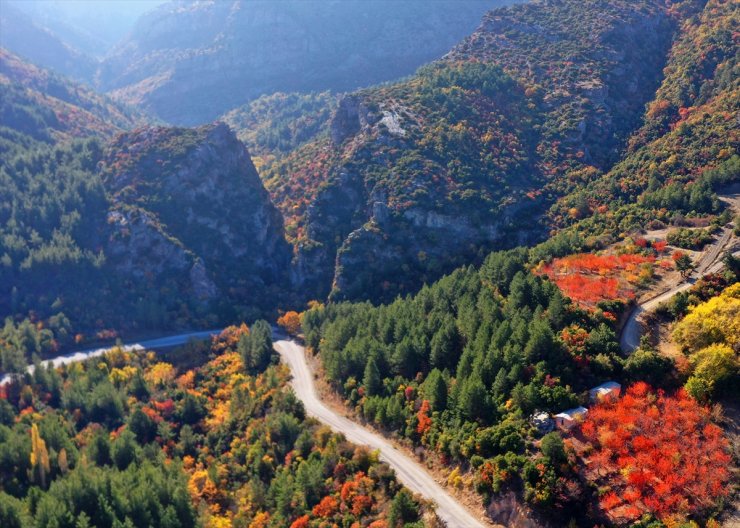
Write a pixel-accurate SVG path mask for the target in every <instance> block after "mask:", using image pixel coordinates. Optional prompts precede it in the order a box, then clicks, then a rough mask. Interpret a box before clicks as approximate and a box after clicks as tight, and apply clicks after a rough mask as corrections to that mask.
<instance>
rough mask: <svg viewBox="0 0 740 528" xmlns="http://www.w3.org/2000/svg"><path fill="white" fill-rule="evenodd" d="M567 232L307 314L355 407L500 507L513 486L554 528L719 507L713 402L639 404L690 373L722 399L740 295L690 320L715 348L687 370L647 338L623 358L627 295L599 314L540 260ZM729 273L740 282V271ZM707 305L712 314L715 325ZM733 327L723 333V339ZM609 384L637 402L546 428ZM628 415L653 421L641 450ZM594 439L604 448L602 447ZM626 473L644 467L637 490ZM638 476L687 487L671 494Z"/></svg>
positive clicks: (696, 343) (722, 445)
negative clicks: (563, 427)
mask: <svg viewBox="0 0 740 528" xmlns="http://www.w3.org/2000/svg"><path fill="white" fill-rule="evenodd" d="M555 240H557V242H550V243H546V244H543V245H541V246H537V247H535V248H533V249H531V250H530V251H526V250H513V251H509V252H499V253H493V254H491V255H490V256H489V257H487V259H486V261H485V263H484V264H483V265H482V266H481V267H480V269H474V268H464V269H460V270H457V271H455V272H453V273H452V274H451V275H449V276H447V277H445V278H443V279H441V280H440V281H438V282H436V283H434V284H433V285H431V286H428V287H424V288H422V290H421V291H420V292H419V293H417V294H416V295H414V296H409V297H406V298H403V299H398V300H396V301H395V302H393V303H391V304H388V305H383V306H379V307H374V306H372V305H370V304H369V303H359V304H350V303H339V304H330V305H326V306H324V305H318V306H314V307H313V308H311V309H310V310H308V311H306V312H305V313H303V315H302V325H303V331H304V333H305V337H306V343H307V345H308V346H309V348H310V349H311V350H313V351H314V352H315V353H317V354H318V355H319V357H320V360H321V363H322V365H323V372H325V373H326V375H327V377H328V380H329V382H330V383H331V385H332V387H333V388H334V389H335V390H336V391H337V392H338V393H339V394H340V395H341V397H342V399H343V401H344V402H345V404H346V405H347V406H348V407H349V408H350V409H353V410H354V411H355V412H356V413H357V414H358V415H359V416H361V417H362V418H364V419H365V420H367V421H368V422H370V423H373V424H375V425H376V426H378V427H380V428H381V429H382V430H384V431H386V432H387V433H388V434H390V435H392V436H394V437H396V438H398V439H400V440H401V441H402V442H404V443H406V444H408V445H411V446H414V447H415V448H419V447H421V448H424V449H425V450H426V451H427V453H428V454H429V455H430V456H433V457H437V459H438V460H439V461H440V462H441V463H442V464H443V467H446V468H448V471H449V472H448V485H451V486H453V487H459V488H465V487H474V488H475V489H476V490H477V491H478V492H479V493H480V494H481V496H482V497H483V500H484V503H486V504H487V503H488V502H489V501H491V500H493V503H495V502H496V501H497V500H498V499H497V498H498V497H501V496H502V495H505V494H506V492H508V491H514V492H516V493H518V494H520V496H521V497H522V499H523V500H524V501H526V502H527V503H529V504H530V505H532V506H533V507H534V509H535V512H540V515H543V514H544V518H546V519H548V520H549V521H552V522H554V523H555V525H563V524H565V523H567V522H568V521H569V520H575V522H577V524H578V525H586V524H588V523H590V522H591V523H592V522H598V521H599V520H608V521H609V522H611V523H614V524H616V525H622V524H624V523H625V522H628V521H635V520H636V519H637V518H639V517H641V516H643V515H647V516H646V517H644V519H646V520H647V519H655V520H660V521H663V522H667V519H669V518H671V516H675V518H676V519H678V518H683V517H682V516H687V515H695V516H697V517H699V518H702V517H707V516H712V515H713V513H714V512H716V510H715V507H717V506H721V504H722V502H721V500H722V498H723V497H725V496H726V495H728V494H729V493H730V490H729V489H728V488H725V487H724V485H725V484H726V483H727V482H728V480H729V478H730V474H729V472H728V471H727V470H726V468H725V464H727V463H728V462H729V460H730V456H729V446H728V443H727V441H726V440H725V439H724V438H723V437H722V434H721V432H720V429H719V428H718V427H716V426H715V425H710V424H711V417H710V413H709V411H708V410H707V409H705V408H703V407H702V406H701V404H699V403H697V401H696V400H694V399H692V398H690V397H689V396H688V395H687V394H686V393H684V392H679V393H678V394H677V395H676V396H675V397H673V396H670V397H669V396H666V397H665V400H664V401H661V403H660V406H661V407H663V406H665V408H666V410H665V411H664V412H665V416H663V415H657V414H651V413H648V414H647V415H646V416H645V417H642V418H640V417H639V416H640V414H642V413H643V411H640V410H639V409H641V408H644V407H645V406H647V405H649V404H650V402H651V401H654V400H653V399H651V398H654V394H655V393H654V390H653V389H651V388H650V387H649V386H648V383H650V384H655V385H657V386H658V387H661V388H662V389H668V390H671V391H673V390H674V389H675V388H676V387H677V386H678V385H679V383H681V382H682V381H684V380H686V379H687V377H688V381H687V382H686V383H687V384H686V388H687V390H688V391H689V393H691V394H694V395H698V396H699V401H700V402H706V401H707V397H708V396H709V395H710V394H711V393H712V391H713V390H716V391H717V392H716V393H715V394H720V392H721V391H726V390H728V389H727V386H726V385H724V384H726V383H728V382H729V380H730V379H737V372H738V371H737V369H738V362H737V359H736V358H733V357H729V356H728V354H727V351H728V350H729V348H728V346H727V344H725V343H730V344H731V343H732V342H733V341H732V340H733V339H735V337H736V334H737V331H736V330H737V329H736V328H735V327H736V326H737V325H736V324H734V323H730V322H729V321H728V318H732V317H733V314H734V315H736V314H737V313H736V312H737V309H736V308H737V306H736V304H737V303H736V302H735V301H736V299H735V298H734V297H736V293H737V292H736V290H737V288H735V287H732V288H730V290H728V292H727V293H726V294H724V295H723V296H722V297H719V298H716V299H713V300H712V301H710V302H709V303H707V304H706V305H700V306H697V307H696V308H694V309H693V310H692V311H691V313H690V314H689V315H688V316H687V317H686V319H685V320H684V321H683V322H682V323H681V324H680V325H679V326H678V327H677V328H676V333H677V337H678V339H680V340H681V342H683V343H686V346H688V347H691V348H692V349H699V348H701V347H702V346H706V345H708V344H709V343H716V344H713V345H711V346H709V347H708V348H704V349H702V350H701V351H700V352H697V353H695V354H692V355H691V356H690V359H689V361H690V363H691V365H692V369H690V370H688V371H686V370H681V371H680V372H678V371H676V370H674V369H675V367H674V364H673V362H672V361H671V360H670V359H668V358H666V357H663V356H661V355H660V354H658V353H657V352H656V351H655V350H653V349H651V348H650V347H649V346H648V345H645V346H643V347H641V348H640V349H638V350H637V351H635V352H634V353H633V354H632V355H631V356H629V357H626V358H625V357H623V356H621V355H620V348H619V344H618V342H617V339H616V333H615V331H616V328H617V322H616V320H617V317H616V314H618V313H620V312H621V311H622V309H623V304H622V303H621V302H619V301H616V300H602V301H600V302H599V303H598V304H597V305H596V306H594V307H590V308H585V309H584V308H581V307H580V306H579V304H577V303H575V302H573V301H572V300H571V299H569V298H567V297H565V296H564V295H563V293H562V292H561V291H560V290H559V288H558V287H557V286H556V285H555V284H554V283H553V282H551V281H550V280H547V279H546V278H541V277H539V276H537V275H536V274H533V273H532V272H531V270H532V266H533V264H535V263H538V262H541V261H542V260H543V259H544V260H547V259H549V258H552V256H554V255H557V254H559V253H563V252H572V251H573V250H574V247H577V244H578V240H576V239H570V240H569V239H567V238H563V237H561V238H560V239H555ZM727 277H728V280H732V281H737V280H738V277H737V275H732V272H728V275H727ZM733 292H734V293H733ZM708 312H712V315H711V316H709V317H710V319H711V322H710V321H709V320H706V319H703V315H702V314H707V315H708ZM700 321H703V322H700ZM697 325H700V326H701V327H702V328H701V329H698V328H695V327H696V326H697ZM719 328H722V329H723V330H722V331H721V332H722V334H723V335H722V336H720V337H717V336H718V334H717V331H718V329H719ZM689 336H691V337H689ZM710 336H712V337H710ZM607 380H619V382H620V383H622V384H624V386H630V385H632V384H635V385H634V387H633V388H632V389H630V390H631V391H633V392H631V395H632V399H630V400H627V398H625V399H624V400H623V403H622V404H623V405H625V406H634V407H635V408H636V410H629V411H628V410H618V409H613V408H611V407H610V406H608V405H605V406H604V408H603V409H600V413H599V414H595V415H594V416H593V418H592V417H591V415H590V414H589V415H588V418H587V421H586V424H584V425H583V428H582V431H583V435H584V436H580V434H578V433H576V434H575V435H569V440H568V441H567V443H565V444H563V440H562V439H561V435H560V433H548V434H546V435H545V436H543V434H544V433H546V432H547V429H545V430H544V431H542V430H539V429H538V427H540V426H539V425H538V424H537V422H536V420H535V419H534V417H535V416H536V415H538V414H539V413H542V412H545V413H547V414H548V415H549V414H552V415H554V414H556V413H558V412H562V411H564V410H566V409H571V408H575V407H577V406H579V405H591V403H593V402H590V403H589V397H588V392H587V390H588V389H590V388H591V387H595V386H597V385H599V384H601V383H603V382H605V381H607ZM702 387H703V389H702ZM660 397H661V398H663V393H662V392H661V393H660ZM619 413H622V414H619ZM669 415H670V418H669ZM689 417H690V420H689V419H688V418H689ZM664 418H665V420H666V421H665V422H664V421H663V419H664ZM627 419H629V420H635V421H637V420H639V421H640V423H641V424H640V426H639V427H640V428H641V429H640V430H641V431H642V435H643V436H642V437H640V438H636V439H635V440H634V443H633V442H632V441H629V442H628V441H627V440H626V439H624V438H622V437H623V436H624V435H627V434H628V433H627V432H626V431H628V430H629V428H618V425H617V424H619V423H620V420H627ZM668 420H671V422H670V424H669V423H668ZM589 423H592V424H593V425H591V426H589V425H588V424H589ZM604 424H608V427H611V428H612V429H613V430H615V431H614V433H613V435H614V438H613V439H612V437H606V436H604V435H603V434H601V433H600V432H599V431H601V429H598V428H599V427H601V426H602V425H604ZM590 427H591V428H590ZM665 428H669V429H668V431H666V430H665ZM669 431H670V432H669ZM679 431H680V433H679ZM676 434H681V438H682V442H684V443H685V445H686V446H687V447H686V457H682V458H681V459H680V460H675V459H674V460H673V462H668V461H667V460H666V458H664V456H665V453H670V452H671V449H675V448H676V446H675V443H674V442H675V435H676ZM617 438H622V439H621V440H617ZM641 441H642V443H640V442H641ZM584 442H585V443H584ZM589 445H591V446H598V448H599V449H602V453H601V455H597V454H590V451H589ZM689 445H690V446H691V447H690V448H689V447H688V446H689ZM649 446H653V447H654V448H655V449H656V450H657V452H656V454H654V455H653V456H647V455H646V453H647V449H648V447H649ZM663 450H665V451H663ZM658 453H660V454H658ZM612 457H614V458H613V459H612ZM624 457H631V458H629V459H626V458H624ZM661 457H663V458H661ZM702 457H711V464H712V467H714V468H715V469H713V470H711V471H708V472H704V473H702V474H703V476H702V477H701V478H698V480H697V481H695V483H694V485H692V486H688V487H687V486H686V485H685V483H686V482H687V481H690V480H692V479H694V478H697V477H698V476H697V474H696V473H695V472H694V468H695V464H697V463H700V462H699V461H700V460H704V459H703V458H702ZM658 460H662V462H658ZM661 464H663V465H661ZM665 464H669V466H670V468H668V467H666V466H665ZM597 467H598V468H600V469H598V470H595V469H594V468H597ZM619 471H622V474H629V475H630V476H629V478H628V479H626V480H627V483H626V486H624V484H623V483H621V482H620V478H619V476H618V475H619ZM610 472H613V473H614V474H611V476H609V477H608V478H607V475H609V474H610ZM625 472H626V473H625ZM631 472H636V473H637V472H639V473H641V474H645V475H647V474H648V473H651V474H658V475H661V478H664V477H663V476H662V475H664V474H670V475H671V478H672V479H673V480H671V481H668V480H666V481H665V486H666V487H662V488H661V487H660V486H655V484H654V483H650V481H649V478H648V477H645V479H647V480H639V479H638V478H637V477H636V476H635V477H634V478H633V473H631ZM641 478H642V477H641ZM594 483H598V485H599V486H600V487H599V491H597V490H596V488H595V487H593V486H592V484H594ZM682 483H683V484H682ZM623 486H624V487H623ZM625 489H626V491H627V493H625V494H624V495H621V493H623V492H624V491H625ZM602 490H604V491H603V492H602ZM607 490H614V491H615V492H616V493H617V494H616V495H614V494H606V491H607ZM637 490H639V491H637ZM635 493H642V494H643V495H642V497H643V499H644V500H640V498H639V497H640V495H635ZM668 493H670V494H671V498H670V500H669V498H668V496H667V495H664V494H668ZM605 494H606V495H605ZM617 497H619V498H617ZM682 501H683V502H682ZM586 505H588V506H587V507H584V506H586ZM592 506H593V507H592ZM498 520H499V521H503V519H498ZM650 526H652V525H650ZM656 526H662V525H656Z"/></svg>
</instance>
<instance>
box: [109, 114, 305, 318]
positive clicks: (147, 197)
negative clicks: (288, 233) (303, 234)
mask: <svg viewBox="0 0 740 528" xmlns="http://www.w3.org/2000/svg"><path fill="white" fill-rule="evenodd" d="M101 173H102V181H103V185H104V186H105V189H106V191H107V193H108V195H109V196H110V200H111V209H110V211H109V212H108V226H109V227H110V228H111V233H110V234H109V236H108V240H109V244H108V247H107V251H106V252H107V254H108V255H109V256H110V262H111V263H112V264H113V265H114V267H115V268H116V271H117V272H119V273H121V274H123V275H125V276H127V277H129V278H130V280H132V281H134V282H135V283H136V285H137V286H138V287H141V286H142V285H146V286H145V287H147V288H151V289H152V290H155V289H158V288H159V289H160V290H161V288H162V284H166V283H168V282H169V281H171V280H172V278H173V277H180V279H178V280H179V281H180V284H181V285H184V290H181V291H179V293H178V295H180V294H182V293H186V292H191V293H192V295H193V296H194V297H195V298H198V299H200V300H203V301H219V302H223V301H225V299H226V298H230V299H232V302H231V304H232V305H239V304H244V305H249V306H256V305H262V304H265V302H264V301H265V300H264V299H260V298H259V296H260V295H266V294H267V291H266V285H274V284H276V283H279V282H281V280H284V279H285V277H286V272H287V269H288V265H289V263H290V257H291V252H290V249H289V246H288V244H287V242H286V241H285V239H284V236H283V224H282V217H281V216H280V213H279V212H278V210H277V209H276V208H275V207H274V206H273V205H272V203H271V202H270V199H269V196H268V195H267V191H266V190H265V189H264V187H263V186H262V183H261V181H260V179H259V176H258V175H257V171H256V170H255V168H254V166H253V165H252V162H251V160H250V157H249V154H248V153H247V150H246V149H245V148H244V145H243V144H242V143H240V142H239V141H238V140H237V139H236V137H235V136H234V134H233V133H232V132H231V131H230V130H229V129H228V127H226V126H225V125H223V124H215V125H206V126H202V127H199V128H195V129H182V128H164V127H157V128H143V129H137V130H135V131H133V132H130V133H126V134H121V135H119V136H118V137H116V139H115V140H114V141H113V142H112V143H111V145H110V146H109V147H108V149H107V152H106V155H105V156H104V158H103V160H102V163H101ZM266 304H267V305H269V304H270V301H268V302H267V303H266Z"/></svg>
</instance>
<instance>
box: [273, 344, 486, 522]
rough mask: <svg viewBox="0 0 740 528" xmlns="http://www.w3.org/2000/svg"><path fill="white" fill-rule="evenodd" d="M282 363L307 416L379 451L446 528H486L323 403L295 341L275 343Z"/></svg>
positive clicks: (422, 472)
mask: <svg viewBox="0 0 740 528" xmlns="http://www.w3.org/2000/svg"><path fill="white" fill-rule="evenodd" d="M274 346H275V350H277V351H278V353H279V354H280V357H281V358H282V360H283V362H284V363H285V364H287V365H288V366H289V367H290V372H291V373H292V375H293V381H292V385H293V390H295V393H296V395H297V396H298V398H299V399H300V400H301V401H302V402H303V405H304V406H305V407H306V412H307V413H308V414H309V415H310V416H313V417H315V418H317V419H318V420H319V421H321V422H323V423H325V424H327V425H329V426H330V427H331V428H332V429H334V430H336V431H338V432H340V433H342V434H344V436H345V437H346V438H347V440H349V441H350V442H354V443H356V444H362V445H366V446H368V447H370V448H372V449H377V450H379V451H380V458H381V460H383V461H384V462H386V463H387V464H388V465H389V466H391V467H392V468H393V469H394V470H395V472H396V475H397V476H398V479H399V480H400V481H401V482H402V483H403V484H404V485H405V486H406V487H407V488H409V489H410V490H411V491H413V492H415V493H418V494H419V495H421V496H423V497H424V498H425V499H428V500H431V501H432V502H434V503H435V504H436V506H437V516H438V517H439V518H440V519H441V520H442V521H443V522H444V523H445V524H446V525H447V527H448V528H484V527H486V526H488V525H487V524H485V523H484V522H482V521H481V520H479V519H477V518H476V517H475V516H473V515H472V514H471V513H470V512H469V511H468V510H467V509H466V508H465V507H464V506H463V505H462V504H460V503H459V502H458V501H457V500H456V499H455V498H453V497H452V496H451V495H450V494H449V493H447V491H445V490H444V488H442V486H440V485H439V484H438V483H437V482H436V481H435V480H434V478H432V476H431V475H430V474H429V473H428V472H427V470H426V469H424V467H423V466H421V465H420V464H419V463H418V462H416V461H415V460H413V459H412V458H410V457H408V456H406V455H405V454H403V453H402V452H401V451H399V450H398V449H396V448H395V447H393V445H391V443H390V442H389V441H388V440H386V439H384V438H383V437H382V436H380V435H378V434H377V433H374V432H372V431H370V430H368V429H366V428H364V427H362V426H361V425H359V424H358V423H355V422H353V421H352V420H349V419H347V418H345V417H344V416H340V415H339V414H337V413H336V412H334V411H333V410H332V409H330V408H329V407H327V406H326V405H324V403H322V401H321V399H320V397H319V395H318V393H317V392H316V386H315V385H314V381H313V373H312V372H311V368H310V367H309V366H308V363H307V361H306V356H305V350H304V348H303V347H302V346H300V345H299V344H297V343H296V342H294V341H288V340H284V339H282V340H277V341H275V343H274Z"/></svg>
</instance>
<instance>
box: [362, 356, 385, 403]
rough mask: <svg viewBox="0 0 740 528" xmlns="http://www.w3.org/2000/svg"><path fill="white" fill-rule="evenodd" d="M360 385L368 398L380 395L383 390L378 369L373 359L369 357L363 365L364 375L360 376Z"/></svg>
mask: <svg viewBox="0 0 740 528" xmlns="http://www.w3.org/2000/svg"><path fill="white" fill-rule="evenodd" d="M362 385H363V387H365V391H366V392H367V394H368V395H369V396H373V395H375V394H380V392H381V389H382V388H383V380H382V378H381V377H380V369H378V363H377V362H376V361H375V358H374V357H371V358H370V359H369V360H368V362H367V365H365V373H364V375H363V376H362Z"/></svg>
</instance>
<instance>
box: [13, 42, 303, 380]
mask: <svg viewBox="0 0 740 528" xmlns="http://www.w3.org/2000/svg"><path fill="white" fill-rule="evenodd" d="M0 81H2V82H0V90H2V99H1V103H0V112H1V117H2V121H1V125H2V126H0V151H1V152H2V154H3V155H2V161H0V182H1V183H2V185H0V196H2V200H1V201H0V259H1V261H2V265H1V266H0V314H2V316H3V318H4V317H5V316H21V317H30V318H31V319H32V320H33V322H34V324H36V323H38V324H47V323H48V321H49V318H51V317H55V318H61V320H63V321H66V323H65V325H62V326H64V328H65V335H64V336H56V339H55V340H54V341H53V343H54V344H53V345H51V346H43V347H33V349H32V350H26V351H24V350H16V352H20V355H21V357H22V356H23V355H24V354H31V353H49V352H51V351H53V350H54V349H55V348H57V347H59V346H68V345H69V344H71V340H72V338H73V337H74V334H80V335H82V334H84V336H83V337H85V336H87V337H93V338H94V337H95V335H97V334H101V335H103V334H105V335H110V332H107V330H108V329H110V328H112V327H114V328H116V329H118V330H125V329H127V328H128V329H132V328H141V327H145V328H160V327H175V326H185V325H192V324H194V323H196V322H197V323H198V324H199V325H208V326H213V325H214V324H215V323H216V321H229V320H233V319H234V318H236V317H246V318H249V319H252V318H254V317H255V316H257V315H258V314H259V310H261V309H265V310H267V312H266V313H269V310H271V309H273V308H274V306H275V304H276V302H277V300H276V299H277V297H278V292H279V290H271V288H274V287H275V286H276V285H277V284H278V283H281V284H284V283H285V281H286V280H287V276H288V266H289V262H290V248H289V246H288V245H287V243H286V242H285V239H284V236H283V228H282V219H281V218H280V215H279V213H278V211H277V210H276V209H275V208H274V207H273V206H272V204H271V203H270V199H269V196H268V195H267V193H266V191H265V190H264V188H263V186H262V184H261V182H260V180H259V177H258V176H257V173H256V171H255V169H254V167H253V165H252V162H251V160H250V158H249V154H248V153H247V151H246V150H245V148H244V146H243V144H241V143H240V142H239V141H238V140H237V139H236V138H235V137H234V135H233V134H232V133H231V132H230V131H229V129H228V128H227V127H226V126H224V125H211V126H206V127H202V128H200V129H177V128H164V127H159V128H156V127H153V128H150V127H144V128H138V129H136V130H135V131H133V132H130V133H124V134H121V132H122V131H123V130H125V129H130V128H133V127H135V126H137V125H139V124H140V123H141V122H142V121H143V119H142V118H141V115H140V114H138V113H136V112H134V111H128V110H127V109H125V108H123V107H121V106H120V105H118V104H115V103H112V102H111V101H110V100H109V99H107V98H105V97H103V96H100V95H97V94H95V93H94V92H92V91H91V90H90V89H88V88H85V87H83V86H81V85H78V84H75V83H73V82H71V81H69V80H66V79H64V78H61V77H58V76H57V75H55V74H52V73H50V72H48V71H46V70H42V69H40V68H37V67H35V66H32V65H29V64H27V63H25V62H23V61H21V60H20V59H19V58H18V57H15V56H14V55H11V54H9V53H7V52H5V51H2V52H1V55H0ZM114 134H118V135H117V136H116V137H115V139H112V140H111V137H112V136H113V135H114ZM107 141H109V142H108V143H106V142H107ZM61 277H63V280H60V278H61ZM270 291H273V292H274V293H272V294H270V293H268V292H270ZM227 298H229V299H230V300H229V301H227V300H226V299H227ZM113 299H115V302H111V301H112V300H113ZM72 331H74V332H73V333H72V334H71V335H70V332H72ZM106 332H107V334H106ZM78 344H79V342H78ZM11 363H14V362H13V361H10V362H5V361H4V362H3V366H2V368H5V369H6V368H8V366H9V365H10V364H11Z"/></svg>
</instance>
